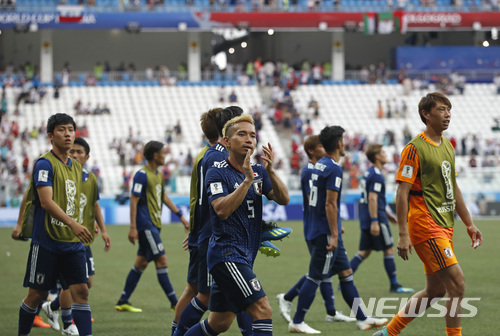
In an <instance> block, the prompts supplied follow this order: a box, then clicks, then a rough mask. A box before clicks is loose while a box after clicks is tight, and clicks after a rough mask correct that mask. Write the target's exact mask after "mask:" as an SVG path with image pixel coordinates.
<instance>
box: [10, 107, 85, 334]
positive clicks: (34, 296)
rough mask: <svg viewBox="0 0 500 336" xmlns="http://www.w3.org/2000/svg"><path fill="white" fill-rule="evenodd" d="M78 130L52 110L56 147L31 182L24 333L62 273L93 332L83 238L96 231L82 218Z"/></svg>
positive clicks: (81, 325) (78, 315)
mask: <svg viewBox="0 0 500 336" xmlns="http://www.w3.org/2000/svg"><path fill="white" fill-rule="evenodd" d="M75 130H76V124H75V121H74V120H73V118H72V117H71V116H69V115H67V114H64V113H57V114H54V115H52V116H51V117H50V118H49V120H48V121H47V133H48V138H49V140H50V142H51V144H52V149H51V150H50V151H49V152H47V153H45V154H43V155H42V156H41V157H40V158H39V159H38V160H37V161H36V163H35V166H34V168H33V177H32V180H31V182H30V188H32V195H33V199H32V201H33V203H32V204H33V205H32V206H34V222H33V232H32V240H31V247H30V252H29V256H28V263H27V266H26V275H25V278H24V286H25V287H29V291H28V295H27V296H26V297H25V298H24V300H23V301H22V303H21V308H20V309H19V332H18V334H19V335H28V334H29V333H30V331H31V326H32V324H33V319H34V318H35V313H36V310H37V307H38V306H39V304H40V303H41V302H42V300H44V299H45V298H46V297H47V293H48V291H49V290H50V289H52V288H55V287H56V282H57V280H58V279H59V280H60V282H61V285H62V287H63V289H68V288H69V290H70V292H71V296H72V300H73V304H72V307H71V308H72V311H73V319H74V321H75V324H76V326H77V328H78V331H79V334H80V335H82V336H84V335H85V336H87V335H92V322H91V313H90V306H89V303H88V286H87V283H88V276H87V264H86V262H85V249H84V246H83V244H82V242H83V243H90V242H91V241H92V239H93V236H92V234H91V233H90V232H89V230H87V229H86V228H85V227H84V226H83V225H81V224H80V223H78V220H79V211H80V207H79V204H80V190H81V181H82V166H81V165H80V164H79V163H78V162H77V161H75V160H72V159H71V158H69V156H68V151H69V149H70V148H71V147H72V146H73V142H74V140H75ZM28 194H30V193H28ZM30 197H31V196H30ZM30 209H31V207H30Z"/></svg>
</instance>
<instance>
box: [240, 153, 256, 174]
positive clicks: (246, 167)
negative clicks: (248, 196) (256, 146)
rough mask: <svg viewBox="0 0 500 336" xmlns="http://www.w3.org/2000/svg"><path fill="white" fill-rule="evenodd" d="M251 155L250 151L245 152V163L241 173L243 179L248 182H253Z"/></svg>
mask: <svg viewBox="0 0 500 336" xmlns="http://www.w3.org/2000/svg"><path fill="white" fill-rule="evenodd" d="M251 155H252V151H250V150H249V151H248V152H247V156H245V161H243V167H242V168H243V173H245V177H246V178H247V179H249V180H250V181H253V169H252V165H251V164H250V156H251Z"/></svg>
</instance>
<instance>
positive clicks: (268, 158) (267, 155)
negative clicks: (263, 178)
mask: <svg viewBox="0 0 500 336" xmlns="http://www.w3.org/2000/svg"><path fill="white" fill-rule="evenodd" d="M262 150H263V151H264V155H263V156H261V158H262V163H263V164H264V168H265V169H266V170H268V169H273V162H274V153H273V147H272V146H271V144H270V143H269V142H268V143H267V147H266V146H262Z"/></svg>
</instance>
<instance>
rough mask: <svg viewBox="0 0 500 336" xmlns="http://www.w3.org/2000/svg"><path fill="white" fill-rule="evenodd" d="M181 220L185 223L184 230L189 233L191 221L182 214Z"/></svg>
mask: <svg viewBox="0 0 500 336" xmlns="http://www.w3.org/2000/svg"><path fill="white" fill-rule="evenodd" d="M181 222H182V224H183V225H184V231H185V232H186V233H187V232H189V222H188V221H187V220H186V218H184V216H181Z"/></svg>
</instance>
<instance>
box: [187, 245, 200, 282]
mask: <svg viewBox="0 0 500 336" xmlns="http://www.w3.org/2000/svg"><path fill="white" fill-rule="evenodd" d="M187 282H188V283H190V284H195V283H198V246H189V265H188V274H187Z"/></svg>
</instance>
